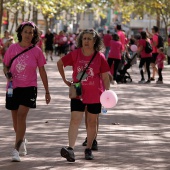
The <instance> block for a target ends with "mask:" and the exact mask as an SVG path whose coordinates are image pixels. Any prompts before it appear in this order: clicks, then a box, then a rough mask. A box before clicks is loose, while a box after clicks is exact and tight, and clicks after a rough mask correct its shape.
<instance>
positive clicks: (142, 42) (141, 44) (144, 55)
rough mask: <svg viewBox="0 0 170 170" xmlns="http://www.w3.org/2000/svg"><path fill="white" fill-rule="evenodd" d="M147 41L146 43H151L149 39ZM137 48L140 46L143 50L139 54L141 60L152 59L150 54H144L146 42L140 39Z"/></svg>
mask: <svg viewBox="0 0 170 170" xmlns="http://www.w3.org/2000/svg"><path fill="white" fill-rule="evenodd" d="M147 41H148V42H149V43H151V42H150V40H149V39H147ZM138 46H142V47H143V49H142V51H141V53H140V55H141V58H147V57H152V52H151V53H149V54H148V53H146V52H145V47H146V40H145V39H140V40H139V41H138Z"/></svg>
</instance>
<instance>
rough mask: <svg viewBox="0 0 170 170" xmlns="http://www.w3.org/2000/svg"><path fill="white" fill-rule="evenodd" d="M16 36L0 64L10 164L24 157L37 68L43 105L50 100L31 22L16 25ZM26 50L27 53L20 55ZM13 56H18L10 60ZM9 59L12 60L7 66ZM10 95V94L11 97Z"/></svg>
mask: <svg viewBox="0 0 170 170" xmlns="http://www.w3.org/2000/svg"><path fill="white" fill-rule="evenodd" d="M16 32H17V37H18V41H19V42H18V43H15V44H12V45H11V46H10V47H9V48H8V50H7V51H6V53H5V56H4V60H3V63H4V73H5V75H6V77H7V81H8V83H7V89H8V90H7V93H6V108H7V109H8V110H11V113H12V119H13V127H14V131H15V134H16V141H15V145H14V146H15V148H14V150H13V152H12V161H15V162H20V161H21V159H20V155H26V154H27V149H26V141H27V140H26V139H25V132H26V118H27V114H28V112H29V110H30V108H36V98H37V72H36V70H37V68H38V69H39V74H40V77H41V79H42V82H43V85H44V88H45V91H46V93H45V100H46V103H47V104H48V103H49V102H50V99H51V98H50V94H49V89H48V80H47V74H46V71H45V68H44V65H45V63H46V61H45V57H44V55H43V53H42V50H41V49H40V48H39V47H38V46H35V45H36V43H37V42H38V40H39V38H38V28H37V26H36V25H35V24H34V23H33V22H29V21H28V22H23V23H22V24H20V25H19V27H18V28H17V30H16ZM31 47H32V48H31ZM29 48H30V49H29ZM26 49H29V50H28V51H25V52H24V53H22V54H20V53H21V52H23V51H24V50H26ZM17 54H20V55H19V56H18V57H17V58H15V59H14V57H15V56H16V55H17ZM12 59H14V60H13V62H12V64H11V61H12ZM9 67H10V68H9ZM11 74H12V75H11ZM11 85H12V86H11ZM11 88H12V90H11ZM9 89H10V90H9ZM12 91H13V93H11V92H12ZM9 92H10V93H9Z"/></svg>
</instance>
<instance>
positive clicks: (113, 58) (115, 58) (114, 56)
mask: <svg viewBox="0 0 170 170" xmlns="http://www.w3.org/2000/svg"><path fill="white" fill-rule="evenodd" d="M122 50H123V47H122V43H121V42H120V41H119V36H118V34H116V33H115V34H113V40H111V41H110V52H109V56H108V60H107V61H108V64H109V66H110V69H112V68H113V71H111V72H113V82H112V83H113V84H116V77H117V72H118V67H119V64H120V62H121V57H122ZM112 65H114V66H113V67H112Z"/></svg>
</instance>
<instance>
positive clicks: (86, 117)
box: [85, 108, 99, 139]
mask: <svg viewBox="0 0 170 170" xmlns="http://www.w3.org/2000/svg"><path fill="white" fill-rule="evenodd" d="M87 116H88V114H87V108H86V110H85V125H86V131H87V126H88V125H87ZM98 130H99V115H98V116H97V133H98ZM97 133H96V136H95V139H97Z"/></svg>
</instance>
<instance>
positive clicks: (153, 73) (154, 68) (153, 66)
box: [151, 63, 158, 78]
mask: <svg viewBox="0 0 170 170" xmlns="http://www.w3.org/2000/svg"><path fill="white" fill-rule="evenodd" d="M151 66H152V78H155V74H156V73H157V72H158V70H157V68H156V66H155V64H154V63H151Z"/></svg>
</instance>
